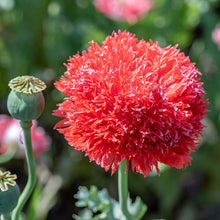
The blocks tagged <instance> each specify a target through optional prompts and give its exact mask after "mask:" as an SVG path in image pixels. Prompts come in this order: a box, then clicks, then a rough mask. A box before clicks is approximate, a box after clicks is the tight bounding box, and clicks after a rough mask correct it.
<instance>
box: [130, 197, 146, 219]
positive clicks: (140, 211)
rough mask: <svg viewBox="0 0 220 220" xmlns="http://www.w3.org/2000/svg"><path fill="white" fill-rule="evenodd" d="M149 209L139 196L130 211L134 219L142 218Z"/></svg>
mask: <svg viewBox="0 0 220 220" xmlns="http://www.w3.org/2000/svg"><path fill="white" fill-rule="evenodd" d="M146 211H147V206H146V205H145V204H144V203H143V202H142V200H141V198H140V197H137V198H136V200H135V202H134V203H133V204H131V206H130V208H129V212H130V213H131V215H132V216H133V218H134V220H140V219H141V218H142V217H143V216H144V214H145V213H146Z"/></svg>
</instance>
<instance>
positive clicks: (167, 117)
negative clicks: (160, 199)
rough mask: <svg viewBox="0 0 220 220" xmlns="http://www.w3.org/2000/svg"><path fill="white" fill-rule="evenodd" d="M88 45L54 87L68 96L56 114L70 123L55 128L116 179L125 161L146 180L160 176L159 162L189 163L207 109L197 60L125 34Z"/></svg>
mask: <svg viewBox="0 0 220 220" xmlns="http://www.w3.org/2000/svg"><path fill="white" fill-rule="evenodd" d="M90 44H91V46H90V47H89V48H88V52H86V51H83V52H82V55H79V54H76V55H75V56H73V57H70V58H69V60H68V63H67V64H66V67H67V71H66V72H65V73H64V76H62V77H61V79H60V81H57V82H56V83H55V86H56V88H57V89H58V90H60V91H61V92H63V93H64V94H65V95H66V96H67V97H66V98H65V100H64V101H63V102H62V103H60V104H58V109H57V110H55V111H54V115H56V116H59V117H63V118H64V119H63V120H61V121H60V122H58V123H57V124H56V126H55V128H56V129H57V130H58V131H59V132H60V133H62V134H64V136H65V138H66V140H67V141H68V142H69V144H70V145H72V146H74V147H75V149H76V150H80V151H85V155H86V156H88V157H89V158H90V160H91V161H92V160H95V161H96V163H97V164H100V165H101V166H102V167H104V168H105V170H106V171H107V170H109V169H110V167H111V168H112V174H113V173H114V172H115V171H116V169H117V167H118V165H119V163H120V162H121V161H122V160H123V159H126V161H127V169H128V167H129V165H130V164H131V167H132V170H133V171H136V172H138V173H142V174H143V175H144V176H147V175H148V173H149V172H151V171H152V168H153V167H154V166H155V167H156V169H157V171H158V174H159V169H158V162H161V163H164V164H167V165H169V166H171V167H176V168H178V169H180V168H183V166H184V165H185V166H187V165H188V164H189V163H190V161H191V156H190V154H191V152H194V151H195V150H196V143H197V142H198V141H199V137H200V135H201V132H202V128H203V125H202V123H201V120H202V119H203V118H204V117H205V115H206V105H207V100H204V99H203V95H204V90H203V88H202V83H201V82H200V79H199V78H198V75H201V73H200V72H199V71H198V70H197V69H196V67H195V65H194V63H191V62H190V60H189V57H186V56H185V55H184V53H182V52H180V51H179V49H177V46H174V47H171V46H168V47H166V48H161V47H160V46H159V44H158V43H157V42H156V43H154V42H153V41H151V40H150V42H145V41H144V40H140V41H138V39H137V38H136V37H135V35H134V34H131V33H129V32H127V31H124V32H121V31H118V33H113V34H112V35H111V36H108V37H107V38H106V39H105V40H104V41H103V43H102V46H99V45H98V44H97V43H95V42H94V41H91V42H90ZM129 162H130V163H129Z"/></svg>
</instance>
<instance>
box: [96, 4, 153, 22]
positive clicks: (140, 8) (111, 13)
mask: <svg viewBox="0 0 220 220" xmlns="http://www.w3.org/2000/svg"><path fill="white" fill-rule="evenodd" d="M94 4H95V7H96V8H97V10H98V11H100V12H101V13H103V14H104V15H106V16H107V17H109V18H111V19H114V20H124V21H126V22H128V23H130V24H135V23H136V22H137V21H138V19H139V18H140V17H143V16H144V15H146V14H147V13H148V12H149V11H150V10H151V9H152V8H153V5H154V4H153V2H152V1H151V0H108V1H106V0H94Z"/></svg>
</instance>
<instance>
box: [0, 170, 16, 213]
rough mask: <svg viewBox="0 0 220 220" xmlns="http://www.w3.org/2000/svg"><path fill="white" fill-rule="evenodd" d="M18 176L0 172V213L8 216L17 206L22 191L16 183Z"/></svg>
mask: <svg viewBox="0 0 220 220" xmlns="http://www.w3.org/2000/svg"><path fill="white" fill-rule="evenodd" d="M16 178H17V176H16V175H11V173H10V172H9V171H6V172H2V171H1V170H0V213H1V214H3V215H6V214H8V213H10V212H11V211H12V210H13V209H14V208H15V207H16V205H17V203H18V199H19V196H20V189H19V187H18V185H17V184H16V182H15V179H16Z"/></svg>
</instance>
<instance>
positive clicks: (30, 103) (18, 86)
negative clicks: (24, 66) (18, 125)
mask: <svg viewBox="0 0 220 220" xmlns="http://www.w3.org/2000/svg"><path fill="white" fill-rule="evenodd" d="M9 87H10V88H11V89H12V90H11V92H10V94H9V96H8V100H7V107H8V111H9V113H10V114H11V116H12V117H14V118H16V119H19V120H22V121H32V120H34V119H37V118H38V117H39V116H40V115H41V113H42V112H43V109H44V105H45V102H44V96H43V93H42V91H43V90H44V89H45V88H46V85H45V83H44V82H42V81H41V80H39V79H38V78H35V77H33V76H19V77H16V78H14V79H12V80H11V81H10V82H9Z"/></svg>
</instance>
